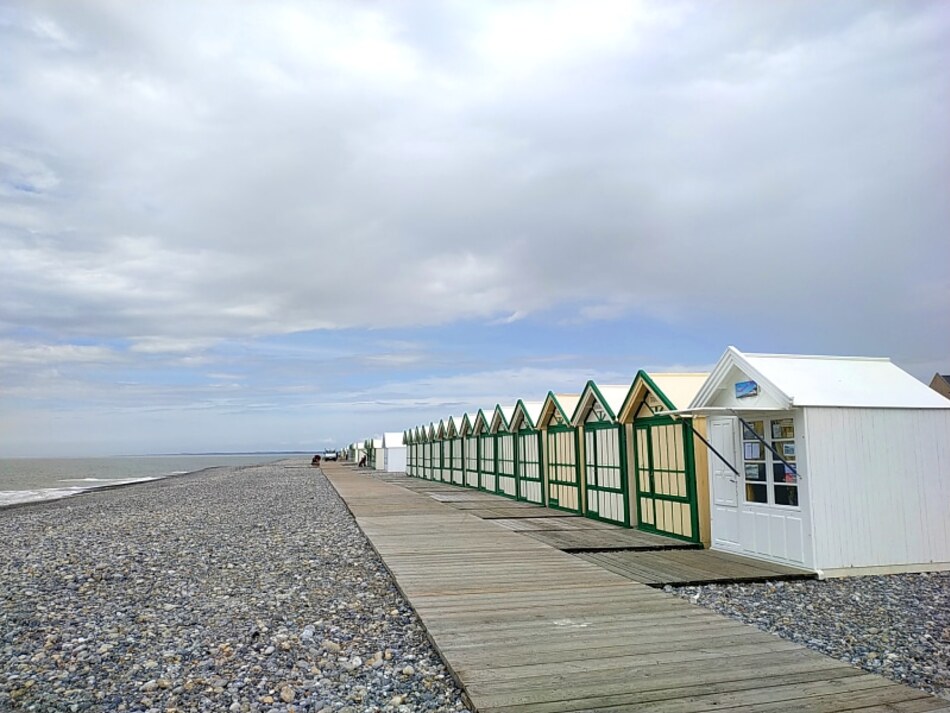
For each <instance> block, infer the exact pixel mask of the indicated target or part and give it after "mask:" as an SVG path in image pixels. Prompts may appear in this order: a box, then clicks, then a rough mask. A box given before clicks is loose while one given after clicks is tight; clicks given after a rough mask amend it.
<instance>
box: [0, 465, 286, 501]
mask: <svg viewBox="0 0 950 713" xmlns="http://www.w3.org/2000/svg"><path fill="white" fill-rule="evenodd" d="M302 457H305V456H303V455H302V454H300V453H265V454H251V455H244V454H241V455H232V454H225V455H160V456H119V457H112V458H0V507H4V506H7V505H17V504H19V503H30V502H37V501H40V500H59V499H60V498H68V497H71V496H74V495H78V494H79V493H84V492H87V491H89V490H95V489H97V488H102V487H108V486H115V485H127V484H129V483H138V482H144V481H148V480H158V479H160V478H167V477H168V476H170V475H182V474H184V473H193V472H195V471H199V470H204V469H206V468H214V467H217V466H240V465H258V464H261V463H270V462H273V461H278V460H284V459H286V458H298V459H299V458H302Z"/></svg>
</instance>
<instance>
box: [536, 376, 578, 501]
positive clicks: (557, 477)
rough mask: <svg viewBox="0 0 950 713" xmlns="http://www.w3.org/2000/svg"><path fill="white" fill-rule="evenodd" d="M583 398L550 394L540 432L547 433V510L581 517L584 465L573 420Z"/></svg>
mask: <svg viewBox="0 0 950 713" xmlns="http://www.w3.org/2000/svg"><path fill="white" fill-rule="evenodd" d="M578 401H580V394H555V393H554V392H553V391H549V392H548V395H547V398H545V399H544V405H543V406H542V407H541V416H540V417H539V418H538V428H539V429H541V431H542V433H544V456H545V470H544V473H545V477H544V481H545V483H546V485H547V504H548V507H551V508H557V509H559V510H567V511H569V512H576V513H581V512H583V510H584V503H583V500H582V497H583V493H582V488H583V471H582V470H581V467H582V464H583V461H582V455H581V452H580V451H581V444H580V440H579V438H578V429H576V428H574V426H573V424H571V416H572V415H573V413H574V410H575V409H576V408H577V404H578Z"/></svg>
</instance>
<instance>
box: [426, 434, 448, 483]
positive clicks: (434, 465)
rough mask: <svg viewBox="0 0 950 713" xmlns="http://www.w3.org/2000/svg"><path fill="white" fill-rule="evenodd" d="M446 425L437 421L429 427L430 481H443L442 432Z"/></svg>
mask: <svg viewBox="0 0 950 713" xmlns="http://www.w3.org/2000/svg"><path fill="white" fill-rule="evenodd" d="M444 428H445V424H444V423H443V422H442V421H439V422H438V423H436V422H435V421H433V422H432V424H431V425H430V426H429V459H430V460H429V473H430V478H429V479H430V480H442V458H443V451H442V447H443V443H442V431H443V429H444Z"/></svg>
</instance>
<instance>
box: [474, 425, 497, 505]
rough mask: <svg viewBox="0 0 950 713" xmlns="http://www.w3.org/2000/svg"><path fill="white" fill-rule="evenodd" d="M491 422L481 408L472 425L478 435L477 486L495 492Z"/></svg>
mask: <svg viewBox="0 0 950 713" xmlns="http://www.w3.org/2000/svg"><path fill="white" fill-rule="evenodd" d="M490 426H491V422H490V421H489V420H488V417H487V416H486V415H485V412H484V411H482V410H481V409H479V410H478V415H477V416H476V417H475V422H474V424H473V426H472V428H473V430H474V432H475V434H476V436H478V488H479V490H487V491H488V492H489V493H494V492H495V487H496V478H495V435H494V434H493V433H492V432H491V430H490Z"/></svg>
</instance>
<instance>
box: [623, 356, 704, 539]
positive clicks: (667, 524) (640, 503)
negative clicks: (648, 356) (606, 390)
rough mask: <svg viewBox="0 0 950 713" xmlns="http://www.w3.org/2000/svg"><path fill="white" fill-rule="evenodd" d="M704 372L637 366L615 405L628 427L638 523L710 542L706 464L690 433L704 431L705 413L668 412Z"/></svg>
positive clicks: (685, 399) (695, 389)
mask: <svg viewBox="0 0 950 713" xmlns="http://www.w3.org/2000/svg"><path fill="white" fill-rule="evenodd" d="M708 377H709V374H658V373H650V374H648V373H647V372H645V371H643V370H641V371H639V372H637V376H636V378H635V379H634V381H633V385H632V386H631V387H630V393H629V394H628V395H627V398H626V399H625V400H624V403H623V406H622V407H621V408H620V411H619V413H618V420H619V421H620V422H621V423H624V424H627V428H632V441H633V456H632V464H633V467H632V468H631V470H630V479H631V480H632V481H633V486H634V488H635V497H634V501H635V507H636V524H637V528H638V529H641V530H645V531H647V532H654V533H657V534H660V535H667V536H669V537H675V538H678V539H681V540H688V541H689V542H705V543H707V544H708V543H709V540H710V537H709V486H708V479H707V477H706V473H707V469H708V467H709V466H708V460H707V453H706V448H705V447H700V448H697V447H696V435H695V434H698V435H699V436H701V437H703V438H705V437H706V419H705V418H702V417H698V416H697V417H693V416H690V415H685V417H684V416H679V417H676V418H674V417H673V416H671V415H670V414H669V412H671V411H676V410H677V409H682V408H686V407H687V406H688V405H689V404H690V402H691V401H692V400H693V398H694V397H695V396H696V394H698V393H699V391H700V389H701V388H702V387H703V385H704V384H705V383H706V380H707V378H708ZM628 433H629V431H628ZM697 474H698V477H697Z"/></svg>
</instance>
